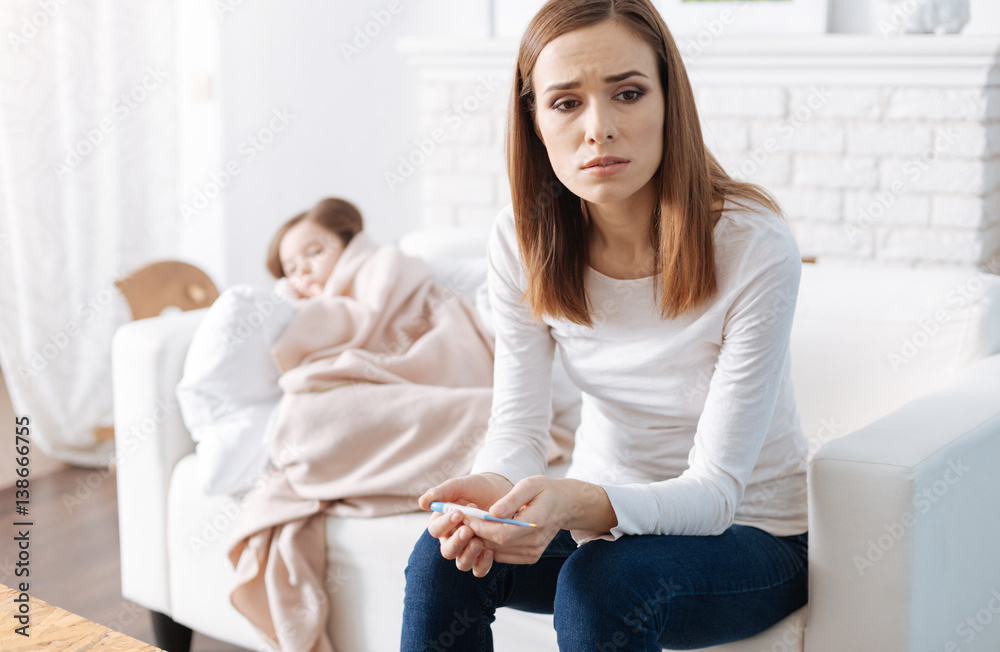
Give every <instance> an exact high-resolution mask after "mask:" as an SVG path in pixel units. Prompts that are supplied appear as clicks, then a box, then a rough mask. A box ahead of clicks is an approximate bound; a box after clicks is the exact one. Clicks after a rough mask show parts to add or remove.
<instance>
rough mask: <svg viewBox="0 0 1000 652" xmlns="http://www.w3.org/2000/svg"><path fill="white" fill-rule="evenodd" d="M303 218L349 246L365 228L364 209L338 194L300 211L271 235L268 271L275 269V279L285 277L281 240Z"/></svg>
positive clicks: (272, 273) (273, 271)
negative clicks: (338, 196) (360, 209)
mask: <svg viewBox="0 0 1000 652" xmlns="http://www.w3.org/2000/svg"><path fill="white" fill-rule="evenodd" d="M303 220H311V221H313V222H315V223H316V224H318V225H320V226H321V227H323V228H324V229H326V230H327V231H329V232H330V233H333V234H335V235H336V236H337V237H338V238H340V241H341V242H342V243H343V244H344V246H345V247H346V246H347V245H348V243H350V241H351V238H353V237H354V236H355V235H356V234H358V233H360V232H361V230H362V229H364V228H365V227H364V220H363V219H362V217H361V211H359V210H358V209H357V207H356V206H355V205H354V204H352V203H351V202H349V201H347V200H346V199H338V198H336V197H328V198H326V199H322V200H320V201H319V202H318V203H317V204H316V205H315V206H313V207H312V208H311V209H309V210H307V211H305V212H303V213H299V214H298V215H296V216H295V217H293V218H292V219H290V220H288V221H287V222H285V223H284V224H282V225H281V227H280V228H279V229H278V232H277V233H275V234H274V237H273V238H271V244H270V245H269V246H268V248H267V271H269V272H271V276H273V277H274V278H284V277H285V270H284V268H283V267H282V266H281V256H280V249H281V240H282V238H284V237H285V234H286V233H288V230H289V229H290V228H292V227H293V226H295V225H296V224H298V223H299V222H301V221H303Z"/></svg>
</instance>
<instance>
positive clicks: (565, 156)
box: [532, 21, 665, 204]
mask: <svg viewBox="0 0 1000 652" xmlns="http://www.w3.org/2000/svg"><path fill="white" fill-rule="evenodd" d="M532 77H533V80H532V84H533V86H532V90H533V91H534V95H535V101H536V109H535V129H536V132H537V133H538V136H539V138H541V140H542V142H543V143H544V144H545V149H546V150H547V151H548V155H549V161H550V162H551V164H552V169H553V170H554V171H555V173H556V176H557V177H558V178H559V180H560V181H562V183H563V184H564V185H565V186H566V187H567V188H569V190H570V191H571V192H573V193H574V194H575V195H577V196H579V197H581V198H583V199H585V200H586V201H588V202H593V203H596V204H612V203H617V202H622V201H626V200H628V199H630V198H632V197H634V196H635V195H636V193H638V192H639V191H640V190H642V189H644V188H645V189H646V190H647V191H648V190H649V188H650V187H651V185H650V184H651V183H652V178H653V175H654V173H655V172H656V170H657V169H658V168H659V167H660V162H661V161H662V159H663V124H664V111H665V109H664V99H663V89H662V87H661V84H660V76H659V69H658V68H657V64H656V55H655V53H654V52H653V49H652V48H651V47H650V46H649V45H648V44H647V43H646V42H645V41H643V40H642V39H641V38H640V37H639V36H637V35H636V34H635V33H633V32H632V31H631V30H630V29H628V28H627V27H624V26H622V25H620V24H619V23H618V22H616V21H604V22H602V23H598V24H597V25H592V26H590V27H585V28H583V29H579V30H576V31H573V32H569V33H567V34H563V35H562V36H560V37H558V38H556V39H554V40H552V41H551V42H549V43H548V45H546V46H545V47H544V48H543V49H542V51H541V52H540V53H539V55H538V60H537V61H536V63H535V68H534V70H533V72H532Z"/></svg>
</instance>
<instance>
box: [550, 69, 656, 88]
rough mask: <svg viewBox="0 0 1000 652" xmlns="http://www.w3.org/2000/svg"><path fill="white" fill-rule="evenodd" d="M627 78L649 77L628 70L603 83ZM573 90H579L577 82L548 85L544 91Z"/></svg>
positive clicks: (613, 82)
mask: <svg viewBox="0 0 1000 652" xmlns="http://www.w3.org/2000/svg"><path fill="white" fill-rule="evenodd" d="M629 77H645V78H646V79H649V77H647V76H646V75H644V74H643V73H641V72H639V71H638V70H629V71H628V72H621V73H618V74H617V75H608V76H607V77H605V78H604V81H605V82H606V83H608V84H615V83H618V82H620V81H625V80H626V79H628V78H629ZM574 88H580V81H579V80H575V81H570V82H562V83H557V84H551V85H549V87H548V88H546V89H545V92H546V93H551V92H552V91H570V90H573V89H574Z"/></svg>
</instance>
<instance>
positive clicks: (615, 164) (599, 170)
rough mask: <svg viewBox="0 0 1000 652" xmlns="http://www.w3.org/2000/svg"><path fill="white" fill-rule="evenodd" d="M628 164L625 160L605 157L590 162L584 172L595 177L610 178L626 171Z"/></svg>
mask: <svg viewBox="0 0 1000 652" xmlns="http://www.w3.org/2000/svg"><path fill="white" fill-rule="evenodd" d="M628 164H629V162H628V161H626V160H625V159H622V158H615V157H611V156H604V157H601V158H596V159H593V160H591V161H588V162H587V164H586V165H584V167H583V171H584V172H586V173H587V174H589V175H591V176H594V177H610V176H614V175H616V174H618V173H619V172H621V171H622V170H624V169H625V168H626V167H628Z"/></svg>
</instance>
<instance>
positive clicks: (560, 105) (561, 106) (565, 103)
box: [552, 100, 580, 111]
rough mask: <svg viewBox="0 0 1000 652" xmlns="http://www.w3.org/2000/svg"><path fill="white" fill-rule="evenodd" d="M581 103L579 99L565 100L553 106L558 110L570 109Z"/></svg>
mask: <svg viewBox="0 0 1000 652" xmlns="http://www.w3.org/2000/svg"><path fill="white" fill-rule="evenodd" d="M579 104H580V102H579V101H578V100H563V101H561V102H556V103H555V104H554V105H553V106H552V108H553V109H555V110H557V111H569V110H570V109H575V108H576V107H577V105H579ZM570 105H572V106H570Z"/></svg>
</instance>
